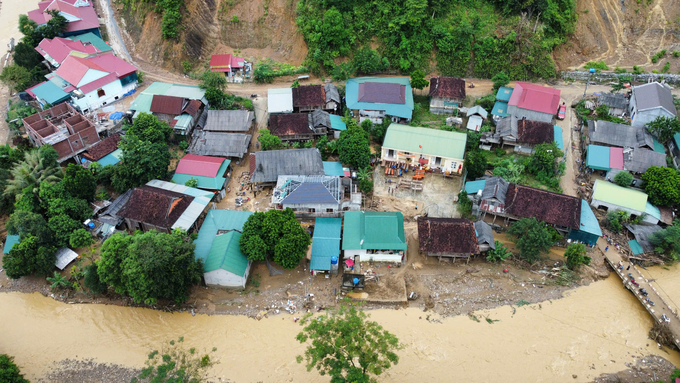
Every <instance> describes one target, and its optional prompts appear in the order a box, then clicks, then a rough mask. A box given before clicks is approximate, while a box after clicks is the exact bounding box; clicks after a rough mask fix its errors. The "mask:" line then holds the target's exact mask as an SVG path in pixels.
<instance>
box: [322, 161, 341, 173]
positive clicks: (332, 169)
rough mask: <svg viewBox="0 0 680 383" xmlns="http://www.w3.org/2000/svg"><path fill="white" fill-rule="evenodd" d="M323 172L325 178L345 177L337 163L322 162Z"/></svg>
mask: <svg viewBox="0 0 680 383" xmlns="http://www.w3.org/2000/svg"><path fill="white" fill-rule="evenodd" d="M323 171H324V173H326V175H327V176H338V177H344V176H345V171H344V170H343V169H342V164H341V163H339V162H332V161H323Z"/></svg>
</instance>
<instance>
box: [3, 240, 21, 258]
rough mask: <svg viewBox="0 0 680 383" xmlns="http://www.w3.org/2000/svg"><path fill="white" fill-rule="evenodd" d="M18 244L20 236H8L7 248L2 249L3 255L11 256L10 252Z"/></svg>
mask: <svg viewBox="0 0 680 383" xmlns="http://www.w3.org/2000/svg"><path fill="white" fill-rule="evenodd" d="M17 243H19V236H18V235H8V236H7V238H6V239H5V247H3V248H2V253H3V254H9V251H10V250H12V247H14V245H16V244H17Z"/></svg>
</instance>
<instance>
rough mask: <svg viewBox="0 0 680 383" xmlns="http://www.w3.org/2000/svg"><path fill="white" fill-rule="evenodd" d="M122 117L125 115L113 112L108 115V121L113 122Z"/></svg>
mask: <svg viewBox="0 0 680 383" xmlns="http://www.w3.org/2000/svg"><path fill="white" fill-rule="evenodd" d="M124 115H125V113H123V112H113V113H111V114H110V115H109V120H113V121H116V120H120V119H121V118H123V116H124Z"/></svg>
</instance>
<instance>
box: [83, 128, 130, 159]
mask: <svg viewBox="0 0 680 383" xmlns="http://www.w3.org/2000/svg"><path fill="white" fill-rule="evenodd" d="M122 139H123V138H122V135H121V134H120V133H115V134H113V135H111V136H109V137H107V138H105V139H103V140H101V141H99V142H97V143H96V144H94V145H92V146H90V147H89V148H88V149H87V151H86V152H84V153H83V158H85V159H86V160H88V161H90V162H97V163H98V164H99V165H101V166H109V165H115V164H117V163H119V162H120V160H121V158H122V157H123V151H122V150H120V149H118V143H119V142H120V141H121V140H122Z"/></svg>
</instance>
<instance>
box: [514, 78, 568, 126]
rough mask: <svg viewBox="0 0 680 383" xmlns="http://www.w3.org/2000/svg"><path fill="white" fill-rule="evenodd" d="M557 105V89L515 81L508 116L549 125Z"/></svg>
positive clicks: (555, 112)
mask: <svg viewBox="0 0 680 383" xmlns="http://www.w3.org/2000/svg"><path fill="white" fill-rule="evenodd" d="M559 105H560V91H559V90H558V89H553V88H548V87H546V86H540V85H535V84H531V83H528V82H522V81H517V83H516V85H515V88H514V90H513V91H512V95H511V96H510V100H509V101H508V114H510V115H512V116H514V117H517V118H519V119H521V118H526V119H527V120H531V121H541V122H550V123H551V122H552V121H553V118H554V117H555V114H557V109H558V108H559Z"/></svg>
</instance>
